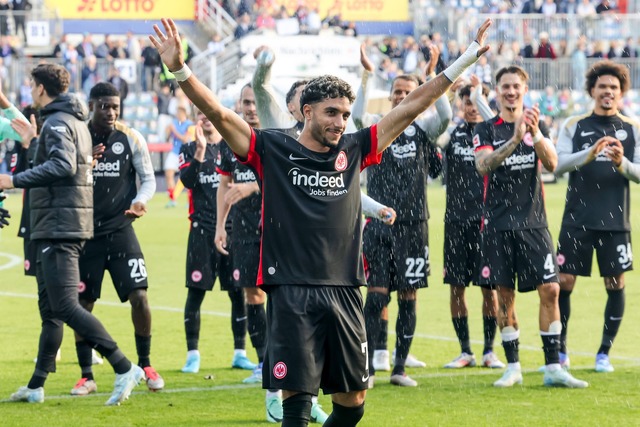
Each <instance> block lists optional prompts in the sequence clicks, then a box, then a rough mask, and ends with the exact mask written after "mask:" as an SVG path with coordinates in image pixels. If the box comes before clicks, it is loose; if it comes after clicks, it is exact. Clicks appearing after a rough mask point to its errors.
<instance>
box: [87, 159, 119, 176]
mask: <svg viewBox="0 0 640 427" xmlns="http://www.w3.org/2000/svg"><path fill="white" fill-rule="evenodd" d="M93 176H95V177H97V178H114V177H119V176H120V160H116V161H115V162H97V163H96V165H95V166H94V167H93Z"/></svg>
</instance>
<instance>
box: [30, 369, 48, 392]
mask: <svg viewBox="0 0 640 427" xmlns="http://www.w3.org/2000/svg"><path fill="white" fill-rule="evenodd" d="M48 375H49V373H48V372H45V371H41V370H40V369H36V370H35V371H33V375H32V376H31V379H30V380H29V384H27V387H29V388H30V389H31V390H35V389H36V388H38V387H44V383H45V381H46V380H47V376H48Z"/></svg>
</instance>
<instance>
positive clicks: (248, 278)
mask: <svg viewBox="0 0 640 427" xmlns="http://www.w3.org/2000/svg"><path fill="white" fill-rule="evenodd" d="M231 247H232V248H233V253H232V254H231V255H232V259H233V285H234V286H235V287H236V288H255V287H256V286H257V281H258V267H259V265H260V242H259V241H258V242H242V241H240V242H237V241H233V242H232V244H231Z"/></svg>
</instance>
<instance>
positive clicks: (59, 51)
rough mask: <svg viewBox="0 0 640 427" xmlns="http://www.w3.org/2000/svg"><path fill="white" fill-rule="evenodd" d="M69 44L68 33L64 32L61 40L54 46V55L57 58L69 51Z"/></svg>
mask: <svg viewBox="0 0 640 427" xmlns="http://www.w3.org/2000/svg"><path fill="white" fill-rule="evenodd" d="M68 46H69V45H68V43H67V35H66V34H63V35H62V37H60V41H59V42H58V43H57V44H56V46H55V47H54V48H53V53H52V56H53V57H55V58H62V57H63V56H64V53H65V52H66V51H67V47H68Z"/></svg>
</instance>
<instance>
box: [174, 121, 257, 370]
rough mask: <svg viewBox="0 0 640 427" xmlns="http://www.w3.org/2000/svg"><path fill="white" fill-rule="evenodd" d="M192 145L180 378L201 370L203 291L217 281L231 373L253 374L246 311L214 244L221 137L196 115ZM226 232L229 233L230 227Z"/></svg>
mask: <svg viewBox="0 0 640 427" xmlns="http://www.w3.org/2000/svg"><path fill="white" fill-rule="evenodd" d="M195 136H196V139H195V141H193V142H189V143H187V144H184V145H183V146H182V147H181V149H180V156H179V163H180V180H181V181H182V183H183V184H184V186H185V188H187V189H188V190H189V221H190V223H191V227H190V229H189V242H188V245H187V274H186V286H187V289H188V291H187V301H186V303H185V306H184V329H185V335H186V339H187V362H186V363H185V365H184V367H183V368H182V372H186V373H197V372H198V371H199V370H200V352H199V351H198V342H199V339H200V307H201V305H202V301H203V300H204V296H205V293H206V291H211V290H213V286H214V284H215V282H216V278H218V279H220V288H221V289H222V290H223V291H227V293H228V294H229V299H230V300H231V330H232V332H233V343H234V352H233V360H232V362H231V366H232V367H233V368H239V369H248V370H253V369H254V368H255V367H256V365H255V363H252V362H251V361H250V360H249V359H248V358H247V353H246V350H245V336H246V334H247V307H246V304H245V301H244V293H243V291H242V289H239V288H235V287H234V286H233V277H232V268H231V267H232V265H231V256H229V255H222V254H221V253H219V252H218V251H217V250H216V248H215V244H214V238H215V232H216V200H217V194H218V188H219V186H220V174H218V172H217V170H216V167H217V166H216V164H217V162H218V159H219V158H220V147H221V146H222V144H221V141H222V136H220V133H219V132H218V131H217V130H216V128H215V127H213V125H212V124H211V122H210V121H209V119H207V117H206V116H205V115H204V114H202V112H200V111H199V112H198V113H197V124H196V135H195ZM226 226H227V230H228V232H230V231H231V224H230V221H227V224H226Z"/></svg>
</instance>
